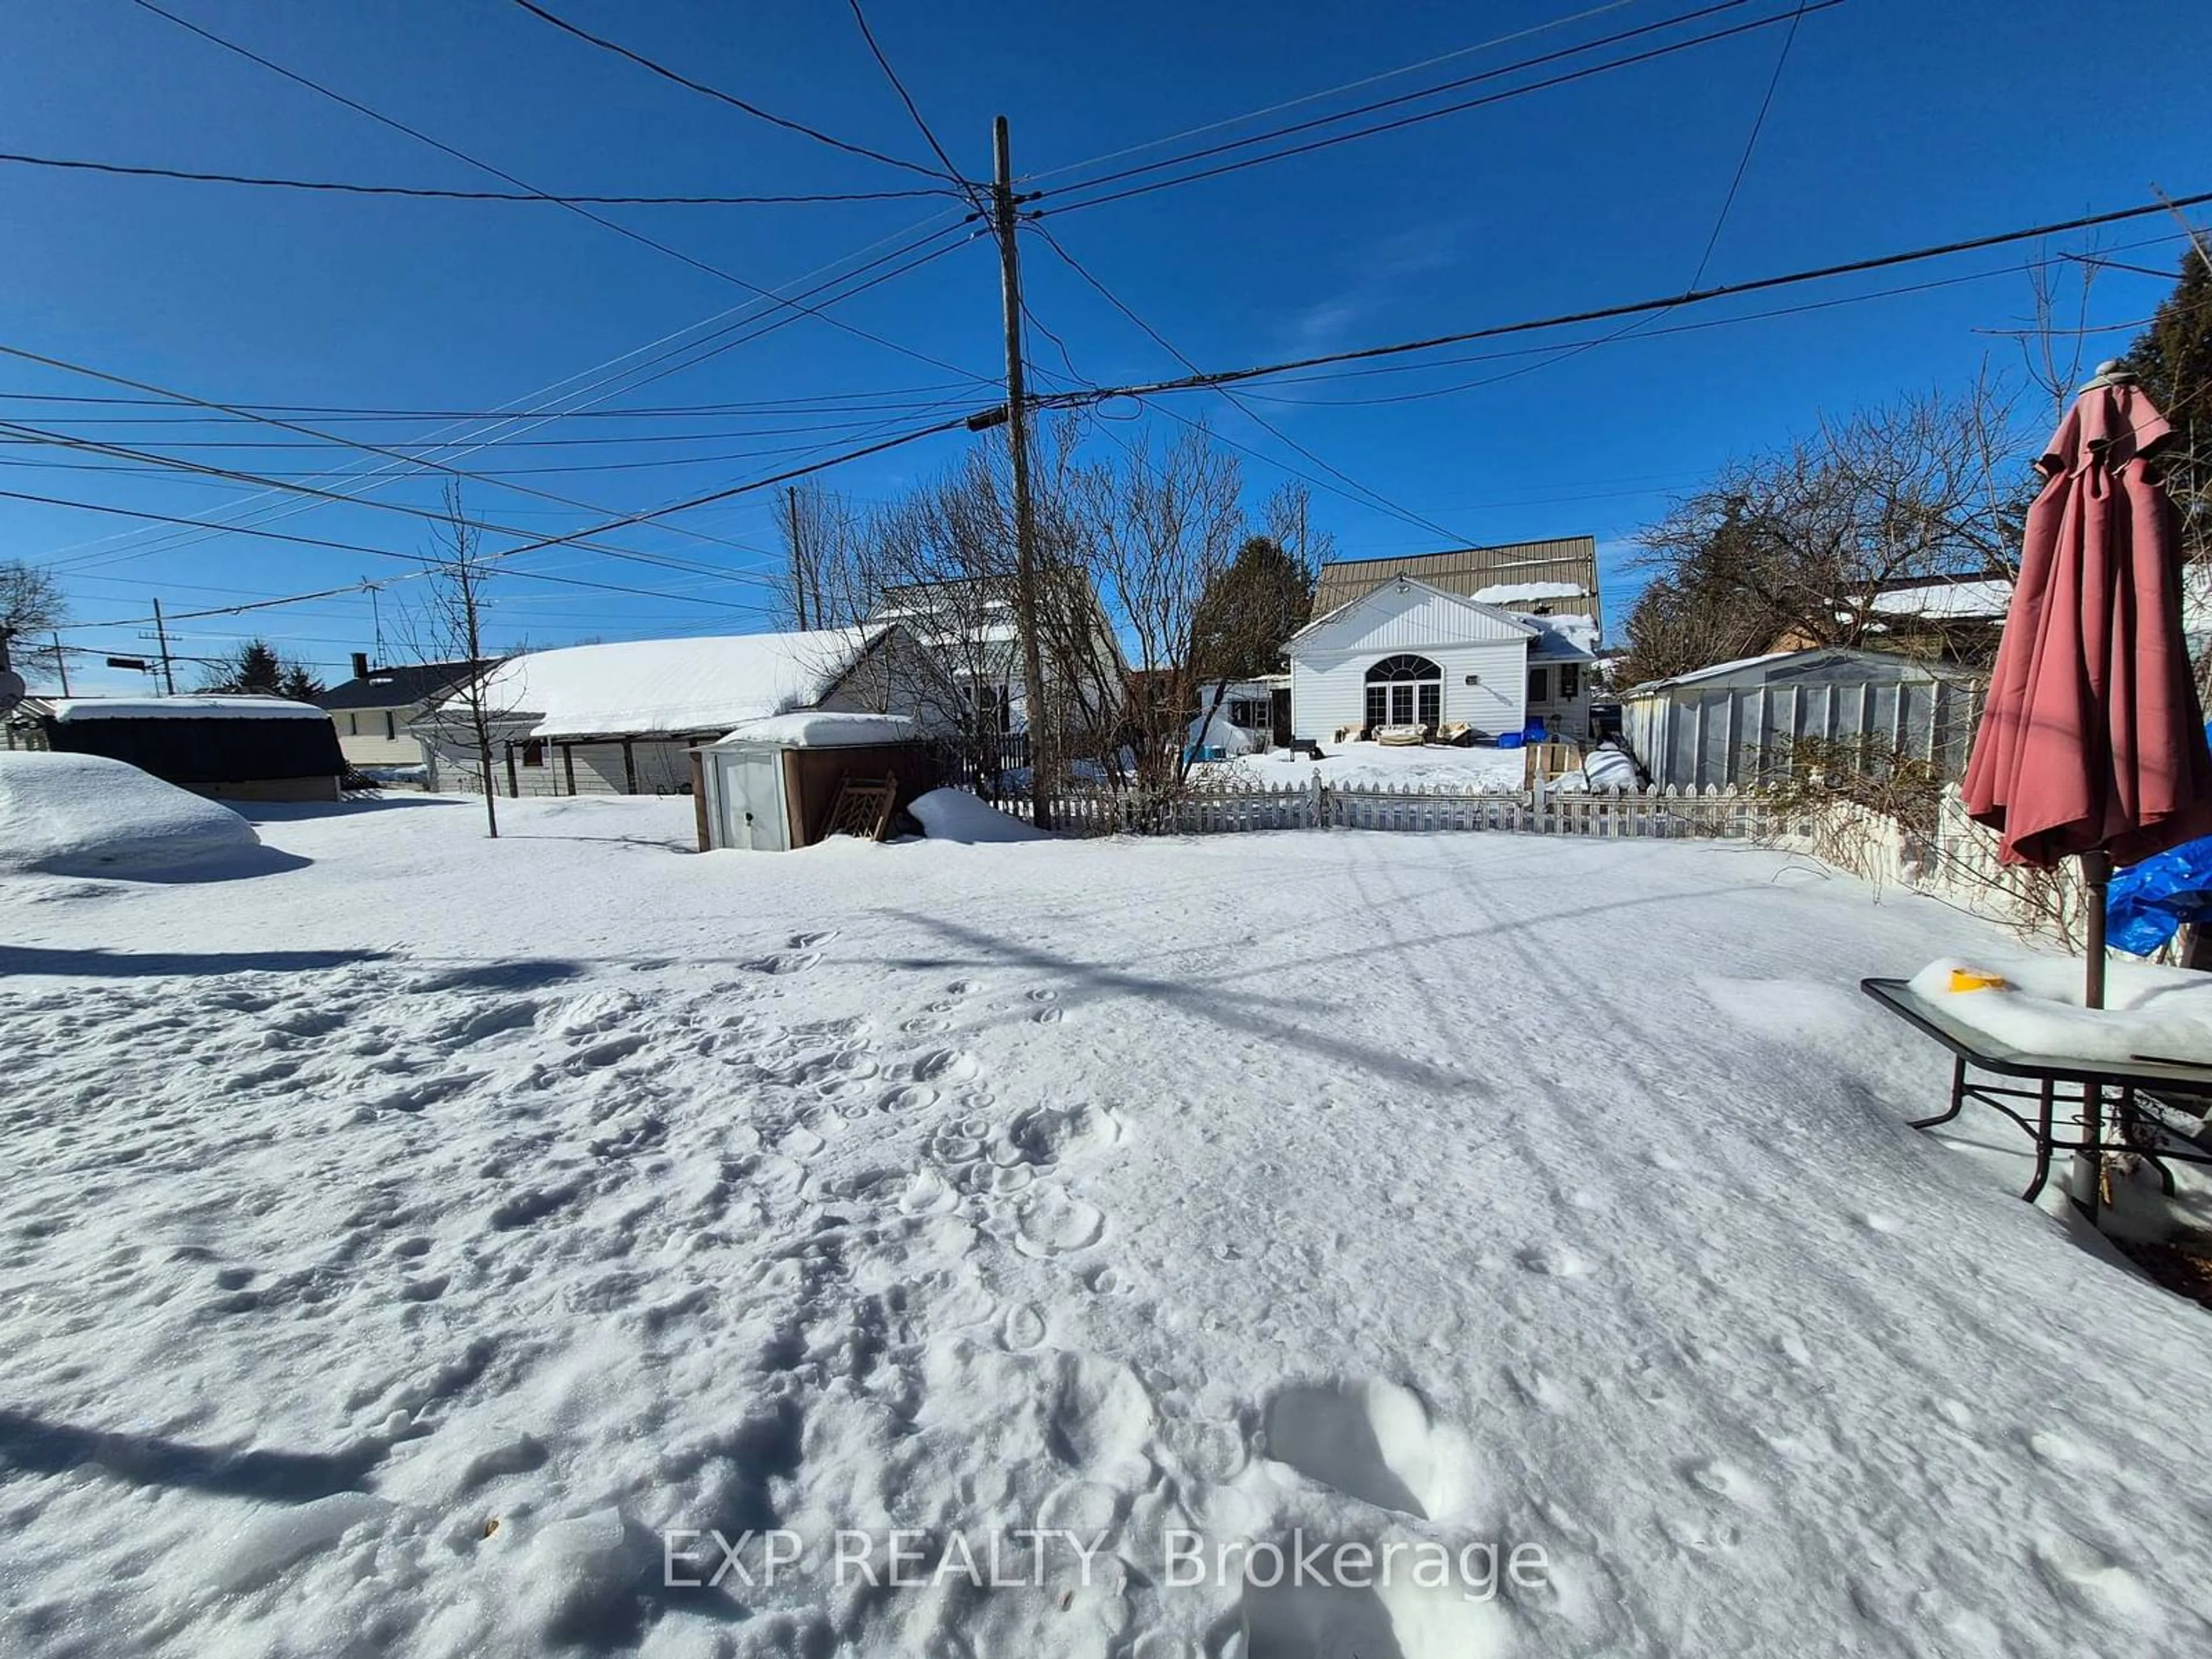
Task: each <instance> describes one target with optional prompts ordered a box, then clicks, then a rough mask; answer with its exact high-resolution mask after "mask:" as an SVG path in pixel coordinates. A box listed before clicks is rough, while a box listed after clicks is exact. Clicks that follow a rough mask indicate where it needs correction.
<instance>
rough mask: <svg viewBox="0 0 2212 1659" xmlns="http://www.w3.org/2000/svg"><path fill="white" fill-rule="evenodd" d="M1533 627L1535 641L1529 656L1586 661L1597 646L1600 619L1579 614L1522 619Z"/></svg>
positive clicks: (1521, 619)
mask: <svg viewBox="0 0 2212 1659" xmlns="http://www.w3.org/2000/svg"><path fill="white" fill-rule="evenodd" d="M1519 620H1520V621H1522V622H1525V623H1531V624H1532V625H1534V628H1535V629H1536V640H1535V645H1534V649H1533V650H1532V651H1531V652H1530V655H1532V656H1534V657H1540V658H1558V657H1569V658H1572V657H1587V656H1589V654H1590V653H1592V652H1593V651H1594V650H1595V648H1596V646H1597V618H1596V617H1585V616H1581V615H1578V614H1571V615H1567V616H1560V617H1521V618H1519Z"/></svg>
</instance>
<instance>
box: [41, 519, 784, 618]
mask: <svg viewBox="0 0 2212 1659" xmlns="http://www.w3.org/2000/svg"><path fill="white" fill-rule="evenodd" d="M0 500H4V501H27V502H30V503H31V504H33V505H34V506H38V507H69V508H72V509H74V510H75V511H77V512H80V513H112V514H114V515H116V516H118V517H120V518H125V519H143V520H148V521H149V522H151V523H155V524H181V525H191V524H193V523H194V522H195V521H194V520H191V519H179V518H174V517H173V516H171V515H170V514H168V513H149V512H148V511H146V510H145V509H143V507H110V506H108V505H106V503H104V502H100V501H71V500H69V499H67V498H66V497H64V496H59V495H32V494H29V493H28V492H27V491H24V490H18V489H0ZM231 533H232V534H234V535H239V536H251V537H253V538H256V539H258V540H261V541H274V542H288V543H290V544H293V545H295V546H299V547H314V548H321V549H324V550H328V551H331V552H337V553H365V554H368V556H371V557H373V558H379V559H398V560H400V561H402V562H405V563H408V564H412V565H415V566H416V567H417V572H416V574H427V573H426V572H424V571H423V570H422V565H423V560H422V557H421V556H419V555H416V554H413V553H398V552H394V551H393V550H392V549H390V548H388V547H370V546H368V545H367V544H363V543H361V542H341V541H335V540H332V539H331V538H327V537H322V536H294V535H290V534H288V533H287V532H283V531H281V530H256V529H253V528H252V527H250V526H245V525H235V526H231ZM557 539H559V538H554V540H557ZM554 540H548V541H545V542H541V543H539V544H537V545H538V546H546V547H550V546H552V545H553V544H554ZM530 551H532V549H531V548H527V547H518V548H509V549H507V550H506V551H505V552H502V553H501V554H499V555H497V557H499V558H501V559H505V558H508V557H510V556H513V555H514V554H516V553H526V552H530ZM506 574H508V575H510V576H514V577H518V578H520V579H521V580H526V581H534V582H556V583H558V584H559V585H560V586H563V587H588V588H594V589H597V590H598V591H599V592H605V593H629V594H634V595H635V596H637V597H639V598H642V599H676V600H678V601H681V602H682V603H684V604H687V605H716V606H719V607H720V608H722V609H725V610H730V611H745V610H752V609H757V607H755V606H750V605H738V604H736V603H734V602H732V601H731V600H727V599H707V598H705V597H703V596H702V595H699V594H696V593H676V592H666V591H664V590H661V589H659V588H650V587H628V586H622V585H620V584H618V583H614V582H595V581H587V580H584V579H583V578H582V577H580V576H562V575H556V574H553V573H552V572H550V571H545V570H509V571H507V573H506ZM360 586H361V584H355V585H354V586H352V587H344V588H325V589H323V590H321V591H320V592H314V593H306V594H301V595H300V596H298V597H299V599H301V600H305V599H328V598H330V597H331V595H332V594H334V593H343V592H357V591H359V588H360ZM293 602H294V601H291V600H270V601H267V602H265V603H264V604H260V605H234V606H224V607H222V608H221V609H219V610H216V611H194V612H186V613H183V614H185V615H191V616H231V615H235V614H236V613H237V612H239V611H249V610H250V611H266V610H270V609H273V608H275V606H276V605H282V604H289V603H293ZM141 620H143V621H148V622H150V621H152V620H153V619H152V618H151V617H145V618H136V617H134V618H130V619H128V621H129V622H130V623H136V622H137V621H141ZM62 625H63V627H64V628H66V629H71V630H72V631H74V630H75V629H81V628H120V627H123V626H125V625H126V623H125V622H123V621H118V620H115V619H113V618H110V619H109V620H107V621H106V622H97V623H63V624H62Z"/></svg>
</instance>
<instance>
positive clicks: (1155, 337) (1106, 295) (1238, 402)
mask: <svg viewBox="0 0 2212 1659" xmlns="http://www.w3.org/2000/svg"><path fill="white" fill-rule="evenodd" d="M1036 229H1037V232H1038V234H1040V235H1042V237H1043V238H1044V241H1045V246H1047V247H1048V248H1050V249H1051V250H1052V251H1053V252H1054V253H1055V254H1057V255H1058V256H1059V257H1060V263H1061V264H1065V265H1066V267H1067V268H1068V269H1069V270H1072V271H1073V272H1074V273H1075V274H1076V275H1077V276H1080V277H1081V278H1082V279H1083V280H1084V282H1085V283H1088V284H1089V285H1090V287H1091V289H1092V290H1093V291H1095V292H1096V293H1097V295H1099V297H1100V298H1102V299H1103V300H1104V301H1106V303H1107V304H1109V305H1110V306H1112V307H1114V309H1115V310H1116V311H1118V312H1120V313H1121V315H1122V316H1124V317H1126V318H1127V319H1129V321H1130V322H1132V323H1133V324H1135V325H1136V326H1137V327H1138V328H1139V329H1140V330H1141V331H1143V332H1144V333H1145V334H1146V336H1147V337H1149V338H1150V339H1151V340H1152V343H1154V344H1155V345H1157V346H1158V347H1159V348H1160V349H1161V350H1163V351H1164V352H1166V353H1167V354H1168V356H1170V357H1173V358H1174V359H1175V360H1176V362H1179V363H1181V364H1182V366H1183V367H1184V368H1187V369H1188V370H1190V371H1191V373H1193V374H1202V373H1204V371H1203V370H1201V369H1200V368H1199V367H1198V365H1197V364H1196V363H1194V362H1192V361H1191V360H1190V358H1189V357H1188V356H1186V355H1185V354H1184V353H1183V351H1182V349H1180V348H1179V347H1177V346H1176V344H1175V343H1174V342H1172V341H1170V339H1169V338H1168V337H1166V336H1165V335H1164V334H1162V333H1161V332H1160V331H1159V330H1158V329H1156V328H1154V327H1153V326H1152V325H1151V324H1150V323H1148V322H1146V320H1145V319H1143V318H1142V317H1139V315H1138V314H1137V313H1135V312H1134V311H1133V310H1131V309H1130V308H1129V307H1128V306H1127V305H1126V304H1124V303H1123V302H1122V300H1121V296H1120V295H1117V294H1115V292H1114V291H1113V289H1109V288H1108V287H1107V286H1106V284H1105V283H1103V282H1101V281H1099V279H1098V278H1097V277H1096V276H1093V275H1091V271H1090V270H1089V269H1088V268H1087V267H1086V266H1085V265H1084V264H1082V262H1081V261H1079V259H1077V258H1076V257H1075V256H1074V255H1073V254H1072V253H1070V252H1068V251H1067V250H1066V248H1064V247H1062V246H1060V239H1059V238H1058V237H1056V236H1054V234H1052V232H1051V231H1049V230H1048V229H1047V228H1045V227H1044V226H1042V225H1039V226H1037V227H1036ZM1069 367H1070V368H1073V364H1071V365H1070V366H1069ZM1213 390H1214V391H1216V392H1218V393H1219V394H1220V395H1221V397H1222V398H1224V399H1225V401H1226V402H1227V403H1228V404H1229V406H1230V407H1231V408H1232V409H1234V410H1237V412H1238V413H1240V414H1242V415H1243V416H1244V418H1245V419H1247V420H1248V421H1250V422H1252V423H1253V424H1254V425H1255V426H1256V427H1258V428H1261V430H1262V431H1264V432H1266V433H1267V434H1269V435H1272V436H1273V438H1274V439H1275V441H1277V442H1279V443H1280V444H1282V445H1284V446H1285V447H1286V448H1289V449H1291V450H1294V451H1295V452H1297V453H1298V454H1300V455H1303V456H1304V457H1305V459H1308V460H1309V461H1311V462H1312V463H1313V464H1314V465H1316V466H1317V467H1319V468H1321V470H1322V471H1324V472H1326V473H1328V475H1329V476H1330V477H1333V478H1335V479H1337V480H1338V481H1339V482H1340V483H1343V484H1345V485H1347V486H1349V488H1350V489H1352V491H1354V492H1356V493H1355V494H1353V495H1351V496H1349V497H1348V498H1347V499H1349V500H1352V501H1355V502H1357V503H1358V505H1360V506H1363V507H1370V508H1372V507H1380V508H1381V509H1382V510H1383V512H1385V513H1389V514H1390V515H1391V517H1393V518H1395V519H1399V520H1403V521H1404V522H1405V523H1407V524H1410V525H1413V526H1416V527H1417V528H1419V529H1422V530H1427V531H1432V532H1435V533H1436V534H1437V535H1439V536H1442V537H1443V538H1445V539H1446V540H1447V541H1458V540H1460V539H1462V538H1460V537H1459V536H1457V535H1456V534H1455V532H1452V531H1450V530H1449V529H1447V528H1446V527H1445V526H1443V525H1440V524H1438V523H1437V521H1436V520H1433V519H1429V518H1424V517H1423V516H1422V515H1421V514H1419V513H1415V512H1413V511H1412V510H1410V509H1409V508H1407V507H1401V506H1400V505H1399V504H1398V503H1397V502H1395V501H1392V500H1391V499H1390V498H1389V496H1387V495H1383V493H1382V492H1381V491H1379V490H1376V489H1370V487H1369V486H1368V485H1366V484H1364V483H1360V482H1359V480H1358V479H1357V478H1355V477H1352V476H1351V475H1350V474H1349V473H1346V472H1344V471H1340V470H1339V469H1338V468H1337V467H1335V466H1334V465H1331V464H1330V463H1329V462H1328V461H1326V460H1324V459H1322V457H1321V456H1319V455H1316V454H1315V453H1314V452H1313V451H1312V450H1310V449H1309V448H1307V447H1305V446H1304V444H1302V443H1300V442H1298V441H1297V440H1296V439H1294V438H1292V437H1291V435H1289V434H1288V433H1286V432H1285V431H1284V430H1283V429H1282V428H1280V427H1279V426H1277V425H1276V424H1275V423H1274V422H1272V421H1270V420H1268V419H1267V417H1266V416H1262V415H1261V414H1260V413H1259V411H1258V410H1255V409H1253V408H1251V407H1250V406H1249V404H1246V403H1245V402H1244V400H1243V398H1239V397H1238V396H1237V394H1236V393H1235V392H1231V391H1230V390H1228V389H1227V388H1226V387H1225V386H1216V387H1214V388H1213ZM1310 482H1313V483H1320V480H1318V479H1315V480H1311V481H1310ZM1321 487H1322V489H1328V490H1329V491H1330V493H1331V494H1333V495H1344V493H1345V492H1344V491H1343V490H1341V489H1334V488H1333V487H1332V486H1330V485H1328V484H1325V483H1323V484H1322V485H1321Z"/></svg>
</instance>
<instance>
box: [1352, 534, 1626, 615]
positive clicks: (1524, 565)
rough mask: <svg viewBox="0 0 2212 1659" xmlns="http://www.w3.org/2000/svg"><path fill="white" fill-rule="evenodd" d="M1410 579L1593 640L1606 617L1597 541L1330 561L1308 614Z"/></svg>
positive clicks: (1578, 538) (1567, 538) (1565, 538)
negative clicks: (1578, 623)
mask: <svg viewBox="0 0 2212 1659" xmlns="http://www.w3.org/2000/svg"><path fill="white" fill-rule="evenodd" d="M1397 575H1407V576H1411V577H1413V579H1414V580H1417V581H1424V582H1426V583H1427V584H1428V585H1429V586H1431V587H1435V588H1441V589H1442V590H1443V592H1447V593H1456V594H1458V595H1459V596H1460V597H1461V598H1462V599H1474V600H1475V601H1476V602H1477V603H1479V604H1482V605H1496V606H1497V607H1498V609H1499V610H1501V611H1513V612H1515V613H1516V614H1518V615H1522V616H1529V617H1563V618H1564V617H1583V618H1585V619H1586V620H1587V623H1588V629H1589V633H1590V635H1591V636H1592V637H1593V638H1595V636H1596V635H1597V634H1598V633H1599V631H1600V629H1599V619H1600V618H1601V617H1603V616H1604V614H1605V612H1604V609H1603V607H1602V605H1601V602H1600V599H1599V595H1598V586H1597V540H1596V538H1595V537H1591V536H1563V537H1559V538H1556V539H1554V540H1552V541H1543V542H1508V543H1504V544H1500V545H1498V546H1496V547H1460V548H1454V549H1452V550H1449V551H1448V552H1443V553H1419V554H1412V555H1407V556H1395V557H1391V558H1383V559H1333V560H1331V561H1330V562H1328V563H1327V564H1325V565H1323V566H1322V568H1321V572H1320V575H1319V578H1318V580H1316V583H1315V585H1314V604H1313V614H1314V615H1315V616H1316V617H1322V616H1326V615H1328V612H1330V611H1334V610H1335V609H1336V608H1337V607H1338V606H1340V605H1346V604H1347V603H1349V602H1350V601H1352V600H1353V599H1358V598H1359V596H1360V595H1361V594H1363V593H1367V592H1372V591H1373V590H1374V589H1376V588H1377V587H1380V586H1382V585H1383V583H1384V582H1386V581H1388V580H1390V578H1391V577H1393V576H1397Z"/></svg>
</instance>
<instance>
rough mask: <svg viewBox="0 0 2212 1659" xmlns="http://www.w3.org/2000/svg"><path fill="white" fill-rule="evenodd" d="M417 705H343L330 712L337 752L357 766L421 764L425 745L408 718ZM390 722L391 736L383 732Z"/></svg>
mask: <svg viewBox="0 0 2212 1659" xmlns="http://www.w3.org/2000/svg"><path fill="white" fill-rule="evenodd" d="M415 714H416V709H414V708H341V709H338V710H337V711H335V712H334V713H333V714H331V725H332V726H336V727H337V734H338V752H339V753H341V754H342V755H343V756H344V757H346V759H347V760H348V761H349V762H351V763H353V764H354V765H356V766H420V765H421V764H422V744H421V742H420V741H419V740H417V738H416V736H415V734H414V732H410V730H408V724H407V723H408V721H409V720H411V719H412V718H413V717H414V715H415ZM387 719H388V720H390V722H391V729H392V731H393V732H395V733H396V735H395V736H392V737H389V738H387V737H386V736H385V735H384V733H385V729H386V725H385V723H386V720H387Z"/></svg>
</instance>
